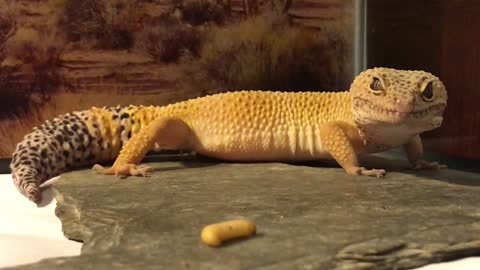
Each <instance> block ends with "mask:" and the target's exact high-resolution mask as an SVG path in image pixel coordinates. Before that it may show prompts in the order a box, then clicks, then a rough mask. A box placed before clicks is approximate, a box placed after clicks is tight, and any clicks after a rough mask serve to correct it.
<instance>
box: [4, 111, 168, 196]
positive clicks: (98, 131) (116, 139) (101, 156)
mask: <svg viewBox="0 0 480 270" xmlns="http://www.w3.org/2000/svg"><path fill="white" fill-rule="evenodd" d="M159 111H160V110H159V107H143V106H139V107H137V106H128V107H109V108H92V109H90V110H85V111H79V112H73V113H67V114H65V115H62V116H59V117H57V118H54V119H53V120H51V121H46V122H45V123H44V124H43V125H41V126H40V127H36V128H34V129H33V132H32V133H30V134H27V135H26V136H25V137H24V139H23V141H21V142H20V143H19V144H18V145H17V148H16V150H15V152H14V153H13V156H12V162H11V164H10V168H11V170H12V177H13V181H14V183H15V185H16V186H17V188H18V189H19V191H20V192H21V193H22V194H24V195H25V196H27V198H28V199H30V200H31V201H33V202H39V201H40V200H41V192H40V184H42V183H43V182H45V181H47V180H49V179H50V178H52V177H55V176H57V175H59V174H61V173H62V172H64V171H66V170H69V169H72V168H76V167H81V166H86V165H91V164H94V163H98V162H104V161H107V160H112V159H114V158H115V157H116V156H117V155H118V153H119V152H120V149H121V147H122V146H123V145H124V144H125V143H126V142H127V141H128V140H129V139H130V137H131V136H132V135H133V134H135V133H137V132H138V131H139V130H140V128H141V127H142V126H145V125H146V124H148V123H149V122H150V121H152V120H153V119H154V118H155V117H156V116H157V114H158V113H159Z"/></svg>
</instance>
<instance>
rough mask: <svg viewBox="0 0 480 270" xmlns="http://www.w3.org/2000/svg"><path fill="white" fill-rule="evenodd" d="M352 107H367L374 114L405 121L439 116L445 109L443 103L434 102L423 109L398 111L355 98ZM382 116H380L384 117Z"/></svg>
mask: <svg viewBox="0 0 480 270" xmlns="http://www.w3.org/2000/svg"><path fill="white" fill-rule="evenodd" d="M354 108H356V110H357V111H358V109H360V110H361V108H368V109H367V111H368V112H374V113H375V114H376V115H380V116H384V117H385V116H386V118H388V119H391V120H394V121H395V122H397V121H405V120H407V119H422V118H424V117H425V116H439V115H442V113H443V110H444V109H445V104H435V105H432V106H430V107H428V108H426V109H423V110H418V111H415V110H412V111H398V110H395V109H391V108H387V107H384V106H382V105H379V104H375V103H373V102H371V101H370V100H366V99H361V98H356V99H354ZM370 114H371V113H370ZM384 117H382V118H384Z"/></svg>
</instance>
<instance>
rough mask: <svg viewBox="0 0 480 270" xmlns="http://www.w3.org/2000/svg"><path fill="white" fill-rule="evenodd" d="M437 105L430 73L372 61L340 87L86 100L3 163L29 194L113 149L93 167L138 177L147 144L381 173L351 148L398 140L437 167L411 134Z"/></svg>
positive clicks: (435, 120)
mask: <svg viewBox="0 0 480 270" xmlns="http://www.w3.org/2000/svg"><path fill="white" fill-rule="evenodd" d="M446 104H447V93H446V90H445V87H444V85H443V84H442V82H441V81H440V80H439V79H438V78H437V77H435V76H433V75H432V74H430V73H427V72H423V71H403V70H395V69H387V68H374V69H369V70H366V71H364V72H363V73H361V74H360V75H358V76H357V77H356V79H355V80H354V82H353V83H352V86H351V89H350V91H348V92H337V93H328V92H323V93H320V92H303V93H282V92H269V91H241V92H233V93H223V94H217V95H212V96H207V97H202V98H197V99H192V100H187V101H184V102H179V103H175V104H172V105H168V106H165V107H135V106H130V107H126V108H119V107H117V108H103V109H98V108H93V109H90V110H87V111H82V112H74V113H71V114H67V115H64V116H60V117H58V118H56V119H54V120H53V121H51V122H47V123H45V124H44V125H43V126H41V127H40V128H36V129H34V131H33V133H31V134H29V135H27V136H26V137H25V139H24V141H22V142H21V143H20V144H19V145H18V147H17V150H16V151H15V153H14V155H13V161H12V165H11V168H12V171H13V178H14V180H15V183H16V184H17V185H18V187H19V189H20V191H21V192H22V193H24V194H26V196H27V197H28V198H29V199H31V200H32V201H38V200H39V199H40V190H39V185H40V184H41V183H42V182H44V181H45V180H47V179H49V178H51V177H53V176H55V175H57V174H59V173H61V172H62V171H64V170H65V169H69V168H73V167H75V166H78V165H85V164H93V163H96V162H101V161H106V160H110V159H113V158H115V157H116V156H117V155H118V157H117V159H116V161H115V163H114V164H113V166H112V167H110V168H104V167H102V166H101V165H98V164H95V165H94V167H93V170H94V171H95V172H97V173H101V174H116V175H142V176H145V175H146V174H147V173H148V172H150V171H151V169H150V168H149V167H148V166H142V165H138V164H139V163H140V162H141V160H142V159H143V157H144V155H145V153H146V152H147V151H149V150H151V149H185V150H193V151H195V152H197V153H199V154H202V155H206V156H210V157H216V158H220V159H225V160H233V161H289V160H314V159H322V158H334V159H335V160H337V161H338V163H339V164H340V165H341V166H342V167H343V168H344V169H345V171H346V172H347V173H350V174H361V175H369V176H376V177H380V176H383V175H384V174H385V171H384V170H381V169H366V168H363V167H360V165H359V164H358V160H357V156H358V155H360V154H368V153H374V152H380V151H384V150H387V149H390V148H393V147H397V146H402V145H403V146H404V148H405V150H406V152H407V156H408V158H409V160H410V162H411V163H412V165H413V166H414V167H415V168H418V169H424V168H427V169H438V168H441V167H443V166H442V165H439V164H438V163H430V162H427V161H424V160H422V159H421V157H422V151H423V150H422V143H421V139H420V137H419V134H420V133H422V132H424V131H427V130H431V129H434V128H437V127H439V126H440V125H441V123H442V120H443V118H442V114H443V111H444V110H445V107H446ZM130 137H131V139H130ZM120 149H121V150H120Z"/></svg>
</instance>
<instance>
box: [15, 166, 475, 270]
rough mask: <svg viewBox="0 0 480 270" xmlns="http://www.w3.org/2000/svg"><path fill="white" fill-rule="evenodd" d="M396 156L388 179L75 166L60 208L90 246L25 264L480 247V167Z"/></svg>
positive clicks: (462, 252)
mask: <svg viewBox="0 0 480 270" xmlns="http://www.w3.org/2000/svg"><path fill="white" fill-rule="evenodd" d="M385 163H386V160H385V159H383V158H378V157H377V158H371V159H370V160H367V164H365V165H366V166H369V165H375V167H380V166H384V165H386V164H385ZM390 164H391V165H388V166H387V167H388V168H389V169H390V172H389V173H388V174H387V176H386V178H384V179H376V178H370V177H364V176H351V175H347V174H345V173H344V172H343V171H342V170H341V169H339V168H338V167H334V166H329V165H328V164H327V165H326V166H325V167H320V166H318V164H317V165H313V166H310V164H307V165H309V166H306V164H295V165H292V164H290V165H288V164H280V163H256V164H248V163H247V164H236V163H208V162H205V161H201V162H200V161H187V162H183V163H180V162H161V163H152V165H153V166H154V167H155V168H156V171H155V172H154V173H153V175H152V176H151V177H148V178H138V177H129V178H126V179H120V180H118V179H116V178H115V177H107V176H100V175H95V174H93V173H91V172H90V171H89V170H83V171H76V172H71V173H67V174H65V175H63V176H62V177H61V179H62V180H61V181H59V183H57V184H56V186H55V193H56V199H57V200H58V207H57V211H56V213H57V215H58V216H59V217H60V219H61V220H62V222H63V230H64V233H65V235H66V236H67V237H68V238H70V239H75V240H78V241H83V242H84V246H83V249H82V255H81V256H79V257H68V258H58V259H47V260H44V261H42V262H40V263H37V264H31V265H26V266H21V267H17V268H14V269H109V268H114V269H199V270H201V269H213V270H215V269H285V270H287V269H288V270H291V269H320V270H324V269H335V270H347V269H349V270H366V269H398V270H400V269H410V268H413V267H418V266H421V265H425V264H428V263H432V262H439V261H445V260H452V259H456V258H461V257H466V256H471V255H479V254H480V238H479V237H478V236H479V235H480V211H479V210H478V209H480V200H479V199H478V198H479V195H480V187H479V186H478V181H480V177H478V175H476V174H472V173H463V172H459V171H453V170H443V171H440V172H429V173H420V174H418V175H416V174H415V172H413V171H409V170H407V169H405V168H406V164H405V163H403V162H401V161H396V162H393V163H390ZM392 170H393V171H392ZM454 178H455V179H454ZM239 217H244V218H248V219H252V220H254V221H255V222H256V224H257V229H258V236H256V237H253V238H250V239H247V240H245V241H235V242H234V243H232V244H229V245H225V246H224V247H221V248H210V247H207V246H205V245H204V244H202V243H201V242H200V237H199V236H200V231H201V229H202V227H203V226H205V225H207V224H210V223H215V222H219V221H224V220H228V219H234V218H239Z"/></svg>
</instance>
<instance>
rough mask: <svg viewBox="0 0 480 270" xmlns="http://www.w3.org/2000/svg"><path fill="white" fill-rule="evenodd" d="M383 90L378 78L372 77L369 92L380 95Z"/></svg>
mask: <svg viewBox="0 0 480 270" xmlns="http://www.w3.org/2000/svg"><path fill="white" fill-rule="evenodd" d="M383 90H385V89H384V88H383V84H382V81H380V79H379V78H376V77H373V81H372V83H371V84H370V91H372V92H373V93H374V94H376V95H378V94H381V93H382V92H383Z"/></svg>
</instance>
